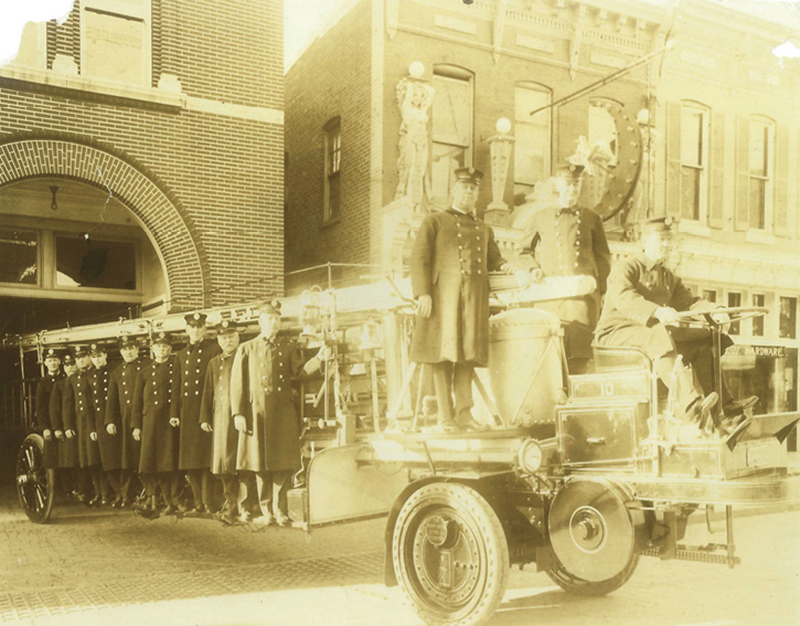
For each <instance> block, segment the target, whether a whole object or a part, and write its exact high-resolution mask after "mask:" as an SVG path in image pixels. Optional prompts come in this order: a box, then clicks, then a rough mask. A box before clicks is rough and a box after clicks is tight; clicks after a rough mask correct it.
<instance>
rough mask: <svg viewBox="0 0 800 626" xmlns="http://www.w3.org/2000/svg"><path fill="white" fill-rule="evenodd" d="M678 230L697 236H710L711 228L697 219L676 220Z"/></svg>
mask: <svg viewBox="0 0 800 626" xmlns="http://www.w3.org/2000/svg"><path fill="white" fill-rule="evenodd" d="M678 232H679V233H686V234H688V235H697V236H698V237H711V229H710V228H709V227H708V226H705V225H704V224H701V223H700V222H698V221H697V220H687V219H683V220H678Z"/></svg>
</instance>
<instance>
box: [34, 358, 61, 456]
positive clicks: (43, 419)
mask: <svg viewBox="0 0 800 626" xmlns="http://www.w3.org/2000/svg"><path fill="white" fill-rule="evenodd" d="M44 366H45V368H46V369H47V371H46V372H45V375H44V376H43V377H42V379H41V380H40V381H39V382H38V383H37V385H36V404H35V408H36V413H35V416H34V417H35V420H36V428H37V429H40V430H41V431H42V438H43V439H44V458H43V466H44V468H45V469H56V468H57V467H58V442H57V441H58V440H57V439H56V438H55V435H54V433H53V431H54V430H55V427H54V426H53V424H52V423H51V421H50V398H51V397H52V395H53V388H54V387H55V386H56V383H57V382H58V381H59V380H61V379H62V378H63V377H64V374H63V373H62V372H61V355H60V354H59V353H58V351H57V350H56V349H55V348H48V349H47V350H46V351H45V353H44ZM60 430H61V429H60V428H59V431H60Z"/></svg>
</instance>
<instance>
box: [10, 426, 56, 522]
mask: <svg viewBox="0 0 800 626" xmlns="http://www.w3.org/2000/svg"><path fill="white" fill-rule="evenodd" d="M16 475H17V480H16V482H17V496H19V503H20V504H21V505H22V508H23V509H25V514H26V515H27V516H28V519H30V520H31V521H32V522H34V523H36V524H44V523H45V522H47V521H48V519H49V518H50V512H51V511H52V509H53V487H54V485H55V470H51V469H45V468H44V439H42V437H41V436H39V435H36V434H31V435H28V436H27V437H25V440H24V441H23V442H22V445H21V446H20V448H19V452H18V453H17V467H16Z"/></svg>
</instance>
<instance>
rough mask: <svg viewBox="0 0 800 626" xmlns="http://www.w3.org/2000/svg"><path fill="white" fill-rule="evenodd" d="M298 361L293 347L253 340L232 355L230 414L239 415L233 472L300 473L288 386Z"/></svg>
mask: <svg viewBox="0 0 800 626" xmlns="http://www.w3.org/2000/svg"><path fill="white" fill-rule="evenodd" d="M302 368H303V358H302V354H301V352H300V349H299V347H298V345H297V344H296V343H295V342H291V341H286V340H282V339H279V340H277V342H276V343H272V342H270V341H267V340H266V339H265V338H264V337H262V336H258V337H256V338H255V339H251V340H250V341H246V342H245V343H243V344H241V345H240V346H239V347H238V349H237V350H236V355H235V357H234V359H233V366H232V370H231V411H232V412H233V414H234V415H243V416H244V417H245V419H246V420H247V430H246V432H245V433H241V434H240V436H239V443H238V449H237V455H236V469H238V470H248V471H252V472H263V471H279V470H297V469H300V429H299V425H298V418H297V411H296V409H295V406H294V398H293V396H292V380H293V379H295V378H296V377H298V376H299V375H300V372H301V370H302Z"/></svg>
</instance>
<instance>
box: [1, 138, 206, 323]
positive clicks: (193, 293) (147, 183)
mask: <svg viewBox="0 0 800 626" xmlns="http://www.w3.org/2000/svg"><path fill="white" fill-rule="evenodd" d="M59 181H61V182H59ZM51 187H59V189H58V191H57V192H56V203H57V204H59V203H61V204H63V203H65V202H66V203H68V202H69V196H70V194H74V195H75V196H76V197H78V196H84V197H85V200H84V201H83V203H80V204H79V205H76V206H74V207H72V210H71V213H70V214H69V215H68V216H67V219H66V220H64V221H66V222H75V223H80V227H79V228H78V233H79V234H80V233H81V232H89V238H90V241H91V238H92V236H93V235H95V236H96V233H97V229H101V228H103V227H106V226H109V224H108V223H107V222H106V218H107V217H108V215H109V213H108V211H109V210H112V211H114V210H117V211H118V212H119V213H120V215H122V214H123V213H124V212H123V211H122V209H123V208H124V209H125V210H127V211H128V214H127V218H129V219H130V220H131V223H133V222H135V223H136V224H135V225H137V226H138V227H139V229H140V230H141V232H143V233H144V234H145V235H146V237H147V239H148V240H149V241H150V242H151V244H152V249H153V250H154V251H155V254H156V255H157V256H158V258H159V262H160V264H161V266H162V269H163V272H164V278H165V285H164V289H163V291H164V294H165V298H164V308H165V310H170V311H174V310H186V309H193V308H200V307H203V306H204V305H206V304H208V300H209V298H208V291H209V290H208V286H209V270H208V263H207V261H206V257H205V253H204V250H203V248H202V243H201V242H200V240H199V238H198V237H196V236H195V228H194V225H193V222H192V220H191V218H189V216H188V215H187V214H186V211H185V210H184V209H183V207H182V206H181V204H180V202H179V201H178V200H177V198H176V197H175V196H174V194H172V193H170V191H169V189H168V188H167V186H166V185H165V184H164V183H163V182H162V181H160V180H159V179H158V177H157V176H156V175H155V174H153V173H152V172H150V171H149V170H148V169H147V168H146V167H145V166H143V165H142V164H141V163H138V162H137V161H136V160H135V159H133V158H131V157H130V156H128V155H125V154H123V153H120V152H119V151H116V150H114V149H112V148H109V147H106V146H99V145H97V144H96V143H94V142H91V140H87V139H84V138H73V137H71V136H70V137H52V136H48V137H37V136H33V135H25V136H21V137H20V136H17V137H15V138H12V139H9V140H7V141H6V142H4V143H2V144H0V197H3V196H6V194H11V196H10V197H12V202H11V203H10V204H9V203H6V204H5V205H4V206H3V207H0V216H2V215H12V216H15V219H16V220H17V223H18V224H19V221H20V220H22V221H23V222H24V221H26V220H27V221H28V222H30V221H31V220H39V221H40V222H41V223H42V224H43V226H42V227H41V228H42V229H45V225H46V224H47V223H48V222H51V221H53V220H58V219H59V218H58V216H57V214H58V213H59V210H60V209H57V210H55V211H52V209H50V208H49V207H50V205H51V199H48V200H47V201H44V200H43V199H42V198H41V197H40V198H39V199H38V200H37V201H36V202H38V204H36V206H35V207H34V205H33V204H27V205H26V204H25V203H23V204H22V205H21V206H20V207H19V208H17V209H14V204H13V202H14V200H13V196H14V194H15V193H17V192H14V189H15V188H16V189H17V190H18V192H24V193H30V194H32V195H37V196H41V194H44V195H45V196H47V195H52V190H51V189H50V188H51ZM62 188H63V189H62ZM90 188H91V192H93V193H90V191H89V189H90ZM79 189H80V191H79ZM24 193H23V195H24ZM98 194H99V195H98ZM31 202H33V200H31ZM98 203H99V204H98ZM61 204H59V206H61ZM43 206H46V207H48V208H47V209H42V208H41V207H43ZM26 207H27V208H26ZM98 207H99V208H98ZM26 211H33V213H32V214H31V215H26ZM41 211H44V214H41ZM51 211H52V212H51ZM104 211H105V213H104ZM9 212H10V213H9ZM62 214H63V215H65V216H66V214H65V213H62ZM54 223H55V222H54ZM118 225H119V226H124V224H118ZM80 228H84V229H85V230H83V231H81V230H80ZM45 230H46V229H45ZM68 230H69V229H68ZM56 243H57V242H56ZM62 249H63V245H62ZM45 253H46V250H44V249H43V250H42V254H45ZM40 261H41V263H43V264H46V263H47V261H48V258H46V257H43V258H42V259H40ZM50 261H52V259H50ZM51 264H52V263H51ZM42 267H43V269H47V268H45V267H44V265H43V266H42ZM72 278H73V280H74V278H75V277H74V276H72ZM57 279H58V277H57V275H56V277H55V278H54V279H53V280H54V281H55V282H52V283H50V282H47V281H45V282H42V281H43V280H44V279H43V278H42V277H40V282H39V283H37V287H40V288H51V287H58V288H61V287H62V286H63V285H59V284H58V282H57ZM48 280H49V279H48ZM143 280H144V282H143V283H140V284H139V288H138V292H139V296H140V297H139V300H140V304H147V302H146V300H147V296H148V294H149V291H154V289H151V286H150V284H149V282H148V277H146V276H145V277H143ZM3 287H4V285H3V284H2V283H0V294H2V289H3Z"/></svg>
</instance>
